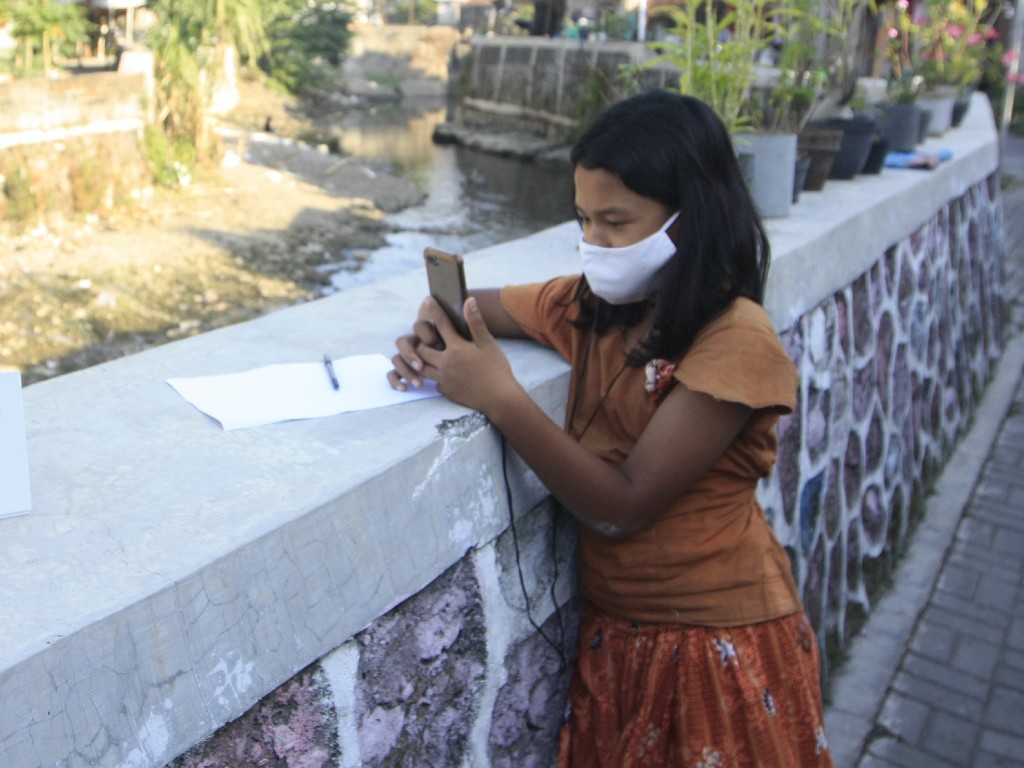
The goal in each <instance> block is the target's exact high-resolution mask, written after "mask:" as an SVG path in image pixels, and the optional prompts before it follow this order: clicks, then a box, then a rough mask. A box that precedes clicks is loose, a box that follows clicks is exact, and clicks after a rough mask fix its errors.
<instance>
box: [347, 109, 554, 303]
mask: <svg viewBox="0 0 1024 768" xmlns="http://www.w3.org/2000/svg"><path fill="white" fill-rule="evenodd" d="M444 119H445V109H444V106H443V105H440V106H436V107H431V108H427V109H413V110H409V109H399V108H391V109H381V110H378V111H369V112H365V113H360V114H358V115H355V116H353V118H352V122H351V123H350V124H344V123H343V124H342V125H341V126H339V127H338V128H339V129H340V133H339V136H340V145H341V150H342V151H343V152H344V153H345V154H348V155H358V156H363V157H377V158H383V159H385V160H388V161H389V162H391V163H392V164H393V165H394V167H395V168H396V170H397V172H398V173H399V175H401V176H403V177H405V178H408V179H411V180H413V181H415V182H416V183H417V184H418V185H419V186H420V187H421V188H422V189H423V190H425V191H426V192H427V198H426V200H425V201H424V202H423V203H422V204H420V205H416V206H413V207H411V208H406V209H405V210H402V211H400V212H398V213H395V214H389V215H388V216H386V220H387V222H388V223H389V224H390V225H391V227H392V228H393V229H394V230H395V231H394V232H392V233H391V234H390V235H389V237H388V244H387V245H386V246H385V247H383V248H380V249H378V250H375V251H371V252H370V253H369V255H368V257H367V258H365V259H364V258H360V259H359V260H358V263H359V266H358V268H352V265H353V263H354V261H356V260H354V259H349V258H346V259H344V261H343V262H342V264H343V265H344V266H339V267H337V268H336V271H334V272H333V273H332V274H331V280H332V284H333V286H334V288H335V289H336V290H344V289H346V288H351V287H354V286H357V285H362V284H365V283H369V282H373V281H376V280H380V279H382V278H385V277H389V276H391V275H395V274H400V273H402V272H406V271H409V270H412V269H416V268H418V267H420V266H421V265H422V258H423V257H422V254H423V249H424V248H425V247H426V246H433V247H435V248H440V249H442V250H446V251H453V252H456V253H466V252H470V251H474V250H478V249H480V248H484V247H486V246H488V245H493V244H495V243H501V242H507V241H509V240H515V239H517V238H521V237H524V236H526V235H530V234H532V233H534V232H537V231H539V230H541V229H545V228H547V227H550V226H554V225H555V224H561V223H562V222H565V221H568V220H570V219H572V218H573V197H572V178H571V175H570V173H569V169H568V166H567V165H565V164H562V163H543V162H529V161H523V160H518V159H514V158H509V157H502V156H498V155H494V154H491V153H486V152H481V151H479V150H474V149H469V148H466V147H460V146H451V145H438V144H435V143H434V141H433V132H434V127H435V126H436V125H437V124H438V123H440V122H442V121H443V120H444ZM363 254H364V255H365V251H364V252H363ZM469 282H470V283H472V275H471V274H470V275H469Z"/></svg>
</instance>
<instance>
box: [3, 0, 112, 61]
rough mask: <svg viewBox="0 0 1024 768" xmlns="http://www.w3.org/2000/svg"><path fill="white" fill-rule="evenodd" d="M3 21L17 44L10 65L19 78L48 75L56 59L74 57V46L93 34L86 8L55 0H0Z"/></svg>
mask: <svg viewBox="0 0 1024 768" xmlns="http://www.w3.org/2000/svg"><path fill="white" fill-rule="evenodd" d="M2 20H7V21H9V22H11V26H12V29H13V31H12V35H13V37H14V39H15V40H16V41H17V42H18V48H17V50H16V51H15V54H14V57H13V59H12V60H11V61H10V62H9V65H10V68H11V74H14V75H17V76H19V77H24V76H27V75H34V74H45V75H47V76H49V75H50V73H51V72H52V71H53V69H54V66H55V63H54V62H55V59H57V58H61V57H65V58H66V57H71V56H74V54H75V49H76V46H77V45H79V44H80V43H83V42H86V41H87V40H88V39H89V37H90V35H91V33H92V25H91V24H90V23H89V21H88V19H87V17H86V9H85V6H83V5H77V4H74V3H68V4H65V3H60V2H57V0H0V21H2ZM37 56H38V58H37Z"/></svg>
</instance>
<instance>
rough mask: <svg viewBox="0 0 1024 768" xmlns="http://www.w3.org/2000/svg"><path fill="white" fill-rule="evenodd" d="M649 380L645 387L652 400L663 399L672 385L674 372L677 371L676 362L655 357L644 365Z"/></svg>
mask: <svg viewBox="0 0 1024 768" xmlns="http://www.w3.org/2000/svg"><path fill="white" fill-rule="evenodd" d="M644 372H645V373H646V374H647V380H646V381H645V382H644V389H646V390H647V395H648V397H650V398H651V399H652V400H661V398H663V397H664V396H665V395H666V394H667V393H668V390H669V388H670V387H671V386H672V374H674V373H675V372H676V364H675V363H670V362H669V361H668V360H662V359H661V358H655V359H654V360H651V361H650V362H649V363H647V365H646V366H644Z"/></svg>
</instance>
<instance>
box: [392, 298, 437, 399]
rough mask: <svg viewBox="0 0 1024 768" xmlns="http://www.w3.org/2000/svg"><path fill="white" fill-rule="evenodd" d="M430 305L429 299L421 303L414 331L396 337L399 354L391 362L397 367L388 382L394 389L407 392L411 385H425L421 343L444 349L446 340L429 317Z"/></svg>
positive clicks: (416, 387)
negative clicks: (420, 349) (420, 350)
mask: <svg viewBox="0 0 1024 768" xmlns="http://www.w3.org/2000/svg"><path fill="white" fill-rule="evenodd" d="M428 305H429V300H424V302H423V304H421V305H420V311H419V314H418V315H417V317H416V322H415V323H413V326H412V333H409V334H406V335H404V336H399V337H398V338H397V339H395V348H396V349H397V350H398V354H396V355H394V356H393V357H392V358H391V364H392V365H394V366H395V368H394V370H393V371H390V372H389V373H388V383H390V384H391V388H392V389H396V390H398V391H399V392H405V391H406V389H407V388H408V386H409V385H411V386H412V387H413V388H415V389H419V388H420V387H422V386H423V375H422V371H423V366H424V362H423V358H422V357H420V355H419V351H418V350H419V348H420V346H421V345H423V346H427V347H430V348H432V349H444V341H443V340H442V339H441V334H439V333H438V332H437V326H435V325H434V323H433V322H431V321H430V320H428V319H427V313H428Z"/></svg>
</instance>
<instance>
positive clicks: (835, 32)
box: [801, 0, 876, 185]
mask: <svg viewBox="0 0 1024 768" xmlns="http://www.w3.org/2000/svg"><path fill="white" fill-rule="evenodd" d="M869 5H871V6H873V2H871V0H822V3H821V6H820V12H821V16H820V18H821V22H820V28H821V30H822V33H823V37H824V40H823V43H822V45H823V48H824V54H823V56H822V65H823V71H824V83H823V85H822V93H821V95H820V96H819V98H818V100H817V103H816V104H815V107H814V109H813V110H812V114H811V119H810V120H809V121H808V122H807V123H806V126H805V128H804V131H803V136H802V137H801V143H804V144H808V145H811V144H813V145H817V146H823V149H822V150H820V152H821V154H823V155H825V157H826V159H825V160H824V161H823V164H825V163H827V164H828V170H827V172H826V177H827V178H832V179H848V178H852V177H853V176H854V175H855V174H857V173H859V172H860V171H861V169H862V168H863V166H864V163H865V161H866V159H867V155H868V153H869V152H870V151H871V145H872V143H873V141H874V135H875V131H876V122H875V116H874V114H873V113H871V112H868V111H866V110H865V109H864V108H863V106H862V105H857V104H855V103H854V100H855V96H856V94H857V74H858V65H857V51H858V47H859V44H860V38H861V34H862V29H863V24H862V21H863V18H864V14H865V13H866V12H867V9H868V7H869ZM837 132H838V138H837V137H836V134H837ZM833 146H834V147H835V149H834V150H832V151H831V152H830V150H829V147H833ZM821 171H822V169H821V168H820V166H819V169H818V172H817V173H815V171H813V170H812V173H811V174H810V175H809V177H808V184H809V185H810V184H812V183H815V184H823V183H824V182H823V181H821V180H820V176H819V174H820V173H821Z"/></svg>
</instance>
